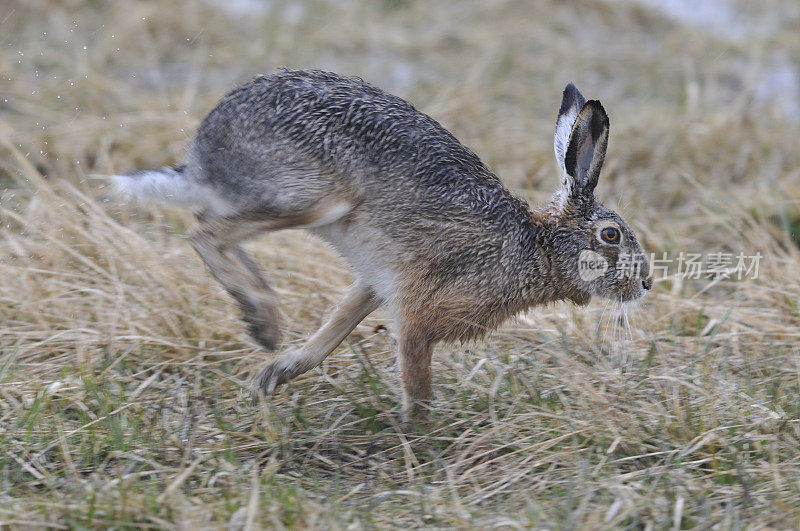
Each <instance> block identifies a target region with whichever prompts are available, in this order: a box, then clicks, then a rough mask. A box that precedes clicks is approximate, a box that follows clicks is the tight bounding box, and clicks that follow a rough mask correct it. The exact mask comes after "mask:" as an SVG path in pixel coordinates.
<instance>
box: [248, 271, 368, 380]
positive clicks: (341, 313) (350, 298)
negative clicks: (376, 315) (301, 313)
mask: <svg viewBox="0 0 800 531" xmlns="http://www.w3.org/2000/svg"><path fill="white" fill-rule="evenodd" d="M379 305H380V302H379V301H378V299H377V298H376V296H375V293H374V292H373V291H372V290H371V289H370V288H369V287H367V286H365V285H364V284H362V283H361V282H360V281H358V282H356V283H355V284H354V285H353V286H352V287H351V288H350V291H348V293H347V295H346V296H345V298H344V300H343V301H342V303H341V304H340V305H339V306H337V307H336V308H335V310H334V312H333V315H331V317H330V319H329V320H328V322H326V323H325V324H324V325H323V326H322V328H320V329H319V330H318V331H317V333H315V334H314V335H313V336H311V338H309V340H308V341H307V342H306V343H305V344H304V345H303V346H302V347H300V348H299V349H297V350H292V351H289V352H286V353H285V354H282V355H281V356H279V357H277V358H276V359H274V360H272V361H270V362H269V363H267V364H266V365H265V366H264V368H262V369H261V371H259V373H258V376H256V379H255V381H254V382H253V390H254V391H256V393H264V394H265V395H270V394H272V392H273V391H274V390H275V387H277V386H278V385H280V384H282V383H286V382H287V381H289V380H290V379H292V378H294V377H295V376H298V375H300V374H303V373H304V372H307V371H310V370H311V369H313V368H314V367H316V366H318V365H319V364H320V363H322V362H323V361H324V360H325V358H326V357H328V355H329V354H330V353H331V352H333V351H334V349H335V348H336V347H337V346H339V343H341V342H342V341H343V340H344V338H346V337H347V335H348V334H349V333H350V332H352V331H353V329H354V328H355V327H356V326H357V325H358V323H360V322H361V321H362V320H363V319H364V318H365V317H366V316H367V315H369V314H370V313H372V312H373V311H374V310H375V309H376V308H377V307H378V306H379Z"/></svg>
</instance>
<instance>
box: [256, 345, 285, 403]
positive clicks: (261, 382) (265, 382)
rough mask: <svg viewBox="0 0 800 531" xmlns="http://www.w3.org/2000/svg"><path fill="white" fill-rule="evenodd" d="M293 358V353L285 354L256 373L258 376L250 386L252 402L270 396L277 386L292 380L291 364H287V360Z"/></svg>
mask: <svg viewBox="0 0 800 531" xmlns="http://www.w3.org/2000/svg"><path fill="white" fill-rule="evenodd" d="M294 357H296V354H295V353H286V354H284V355H282V356H280V357H278V358H275V359H274V360H271V361H270V362H268V363H267V364H266V365H264V366H263V367H262V368H261V370H260V371H258V375H257V376H256V377H255V379H254V380H253V383H252V385H251V393H252V395H253V399H254V400H257V399H258V397H259V396H264V397H269V396H272V394H273V393H274V392H275V389H276V388H277V387H278V386H279V385H282V384H285V383H286V382H288V381H289V380H291V379H292V377H293V376H294V374H292V367H291V363H289V362H287V360H291V359H292V358H294Z"/></svg>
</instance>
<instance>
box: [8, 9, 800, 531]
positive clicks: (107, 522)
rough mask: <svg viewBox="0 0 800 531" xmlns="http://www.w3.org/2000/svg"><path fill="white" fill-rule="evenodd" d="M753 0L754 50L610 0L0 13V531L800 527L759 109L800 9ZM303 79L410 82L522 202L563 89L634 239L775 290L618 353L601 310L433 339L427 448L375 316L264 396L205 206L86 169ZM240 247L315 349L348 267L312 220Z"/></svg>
mask: <svg viewBox="0 0 800 531" xmlns="http://www.w3.org/2000/svg"><path fill="white" fill-rule="evenodd" d="M742 6H744V7H746V8H747V9H749V10H750V11H749V12H748V13H749V15H748V16H750V17H751V18H752V19H753V20H754V27H757V28H761V29H760V30H759V31H758V32H755V33H753V34H750V35H748V36H746V37H744V38H742V39H739V40H733V39H730V38H727V37H723V36H719V35H715V34H713V33H709V32H702V31H698V30H696V29H693V28H690V27H686V26H682V25H680V24H677V23H675V22H674V21H671V20H669V19H667V18H665V17H664V16H662V15H660V14H659V13H658V12H656V11H653V10H651V9H649V8H646V7H642V6H641V5H639V4H633V3H625V2H610V1H609V2H604V1H599V0H586V1H581V2H556V1H552V2H550V1H543V2H537V3H535V4H530V3H527V2H522V1H504V2H491V3H488V4H487V3H481V2H457V3H456V2H437V3H435V4H433V3H422V2H411V1H383V2H361V1H356V0H353V1H348V2H341V3H329V2H323V1H321V0H320V1H315V0H309V1H307V2H303V3H289V2H274V3H270V4H268V5H267V7H266V8H265V9H264V10H262V11H257V12H255V13H247V14H237V13H238V12H236V11H233V12H230V11H228V12H222V11H219V10H218V8H216V7H215V4H213V3H210V2H209V3H199V4H198V3H193V2H188V1H187V2H184V1H176V2H172V3H170V6H169V7H165V6H164V5H163V4H157V3H155V2H141V3H137V4H132V5H128V4H125V5H123V4H117V3H111V4H98V3H94V2H79V1H76V2H69V3H63V4H57V3H52V2H46V1H44V0H30V1H25V2H23V1H21V0H11V1H10V3H8V2H7V3H6V4H4V7H2V8H0V21H2V22H0V35H2V37H0V44H2V47H3V49H2V53H0V73H2V76H0V153H2V156H0V190H2V194H1V195H0V220H2V228H1V229H0V278H1V279H2V281H1V282H0V320H1V321H2V323H3V325H2V327H0V525H5V526H8V527H10V528H22V527H31V526H32V527H53V528H62V527H74V528H87V527H120V528H134V527H157V528H173V527H174V528H177V527H182V528H187V527H188V528H219V527H225V526H229V527H231V528H257V527H276V528H297V529H300V528H369V527H389V526H398V527H399V526H413V527H464V528H469V527H475V528H485V527H500V528H525V527H533V528H545V529H556V528H583V529H588V528H633V529H640V528H644V529H663V528H676V529H677V528H695V527H696V528H709V527H710V528H719V529H759V528H773V529H778V528H792V527H796V526H798V525H800V348H799V347H798V345H799V344H800V341H799V339H800V307H799V306H798V304H800V303H799V302H798V301H800V250H799V249H798V246H797V238H798V235H797V230H796V229H797V226H798V220H800V184H798V183H800V151H799V150H798V147H797V138H798V134H800V126H799V125H798V121H797V119H796V117H794V118H793V117H792V116H790V115H787V114H786V113H785V112H784V111H783V110H782V108H781V106H780V105H778V104H777V103H771V102H769V101H767V102H764V101H763V100H762V99H760V98H759V94H761V93H762V91H763V81H764V79H765V78H766V77H768V69H767V65H768V64H769V63H770V61H771V60H772V59H773V58H774V57H776V56H780V57H783V58H786V60H787V61H788V62H789V64H791V65H793V67H794V68H795V72H797V68H798V62H799V61H800V50H798V47H797V41H796V38H795V37H796V31H795V28H796V27H797V24H798V21H800V14H798V12H797V9H796V6H794V4H792V3H790V2H779V1H777V0H776V1H770V2H766V3H764V7H762V8H760V9H756V10H755V11H753V7H752V6H750V5H749V4H746V5H745V4H742ZM759 6H761V4H759ZM774 13H781V14H782V16H781V17H775V16H774ZM84 46H85V48H84ZM117 48H119V50H117ZM284 65H285V66H293V67H312V66H314V67H322V68H328V69H333V70H337V71H340V72H342V73H348V74H359V75H361V76H363V77H365V78H366V79H368V80H369V81H372V82H374V83H376V84H378V85H380V86H382V87H385V88H388V89H390V90H392V91H394V92H396V93H398V94H400V95H402V96H404V97H407V98H409V99H410V100H411V101H412V102H414V104H415V105H416V106H417V107H418V108H420V109H422V110H424V111H426V112H428V113H429V114H431V115H433V116H434V117H436V118H437V119H439V120H440V121H441V122H442V123H444V124H445V125H446V126H447V127H448V128H450V129H451V130H452V131H453V132H454V133H455V134H456V135H457V136H458V137H459V138H460V139H462V141H464V142H465V143H466V144H467V145H469V146H470V147H472V148H473V149H474V150H475V151H476V152H478V153H479V154H481V156H482V157H483V159H484V160H485V161H486V162H487V163H488V164H490V165H491V166H492V167H493V168H494V169H495V170H496V172H497V173H498V174H499V175H501V176H502V177H503V178H504V179H505V180H506V182H507V183H508V184H509V185H510V186H511V187H512V188H514V189H515V190H516V191H518V192H519V193H521V194H523V195H524V196H526V197H527V198H528V199H530V200H531V202H533V203H541V202H542V201H545V200H546V199H547V197H548V196H549V194H550V193H551V192H552V190H553V189H554V188H555V186H556V167H555V164H554V162H553V160H552V157H553V155H552V143H551V138H552V136H551V135H552V128H553V122H554V115H555V112H556V108H557V106H558V103H559V98H560V90H561V89H562V88H563V86H564V84H565V83H566V82H567V81H569V80H572V81H574V82H575V83H576V84H577V85H578V86H579V87H580V88H581V90H582V91H583V92H584V93H585V94H586V95H587V96H589V97H596V98H600V99H602V101H603V104H604V106H605V108H606V109H607V110H608V111H609V113H610V116H611V124H612V126H611V127H612V132H611V143H610V148H609V154H608V158H607V163H606V168H605V170H604V175H603V176H602V177H601V183H600V186H599V188H598V195H599V196H600V197H601V198H602V199H603V200H604V201H605V202H606V203H607V204H608V205H609V206H611V207H613V208H618V209H620V210H621V211H622V212H623V213H624V215H625V216H626V217H627V219H629V220H630V221H631V223H632V224H633V226H634V227H635V229H636V230H637V231H638V233H639V235H640V237H641V238H640V239H641V240H642V242H643V244H644V246H645V248H646V249H648V250H649V251H652V252H657V253H661V252H668V253H669V254H670V256H673V257H674V256H675V255H676V254H677V253H679V252H681V251H685V252H700V253H704V254H706V253H710V252H717V251H720V252H730V253H738V252H740V251H743V252H745V253H746V254H755V252H760V253H761V254H762V256H763V258H762V260H761V262H760V268H759V275H758V278H757V279H744V280H741V281H737V280H723V281H719V282H711V281H709V280H686V279H681V278H679V277H676V276H670V277H669V278H668V279H665V280H663V281H661V282H659V283H657V285H656V289H655V290H654V291H653V293H651V294H650V295H648V297H647V299H646V300H645V302H644V304H642V305H641V306H640V307H639V308H638V309H637V311H636V314H635V316H634V317H635V319H634V323H633V325H634V326H633V334H632V337H631V338H629V339H628V340H625V341H621V340H620V337H621V336H620V334H621V331H620V330H619V327H618V324H617V323H616V321H615V319H612V318H611V316H610V315H609V312H608V311H604V306H605V303H604V302H602V301H596V302H593V303H592V304H591V305H590V306H589V307H588V308H574V307H572V306H570V305H567V304H559V305H554V306H551V307H546V308H537V309H534V310H533V311H531V312H530V313H529V314H526V315H523V316H521V317H520V318H519V319H518V320H516V321H515V322H511V323H508V325H507V326H505V327H504V328H503V329H502V330H500V331H498V332H497V333H496V334H494V335H492V336H491V337H490V338H489V339H487V340H486V341H484V342H479V343H475V344H469V345H463V346H459V345H449V346H447V345H444V346H440V347H439V348H438V349H437V354H436V359H435V362H434V365H435V372H434V374H435V383H434V385H435V393H436V402H435V406H436V407H435V412H434V419H433V426H432V427H431V429H430V431H429V433H425V434H418V435H410V434H403V433H402V432H401V431H400V430H399V429H397V413H398V408H399V405H398V404H399V402H400V394H399V389H400V386H399V382H398V376H397V372H396V370H395V361H394V350H395V345H394V339H393V338H392V335H391V333H390V332H391V329H392V323H391V321H389V320H388V319H387V318H386V316H385V315H384V314H382V313H381V312H380V311H379V312H376V313H375V314H373V315H371V316H370V317H368V318H367V319H366V320H365V321H364V323H362V325H360V326H359V327H358V328H357V329H356V331H355V332H354V333H353V334H351V335H350V337H349V338H348V339H347V341H346V342H345V343H343V345H342V346H341V347H340V348H339V349H338V350H337V352H336V353H334V355H332V356H331V357H330V358H329V359H328V360H327V361H326V362H325V363H324V364H323V366H322V367H321V368H320V369H319V370H316V371H313V372H312V373H310V374H308V375H307V376H305V377H303V378H300V379H298V380H297V381H295V382H292V383H291V384H290V385H288V386H287V387H286V388H285V389H284V390H283V391H282V392H281V393H279V395H278V396H277V397H276V398H275V400H274V401H273V402H272V403H271V404H269V405H264V404H262V405H259V406H253V405H250V404H249V403H248V402H247V401H245V400H243V399H242V393H241V390H242V388H243V387H245V386H246V384H247V381H248V379H249V378H251V377H252V376H253V375H254V373H255V371H256V370H257V368H258V367H259V365H260V364H261V363H262V362H263V360H264V357H265V356H264V354H263V353H262V352H260V351H259V349H258V348H257V347H256V346H255V345H254V344H253V343H251V342H250V340H249V339H247V337H246V336H245V334H244V331H243V327H242V326H241V324H240V322H239V321H238V317H237V314H236V311H235V309H234V307H233V305H232V304H231V303H230V301H229V300H228V298H227V297H226V295H225V294H224V293H223V292H222V291H221V289H220V288H219V287H218V286H217V285H216V284H215V283H214V282H213V281H212V279H211V278H210V277H209V275H208V274H207V273H206V271H205V270H204V268H203V266H202V264H201V262H200V260H199V259H198V258H197V257H196V256H195V255H194V253H193V252H192V250H191V248H190V246H189V245H188V243H187V242H186V241H185V238H184V236H183V235H185V234H186V233H187V231H188V230H190V227H191V224H192V221H191V217H190V216H189V215H187V214H186V213H182V212H177V211H171V210H152V209H142V208H139V207H137V206H136V205H122V204H120V202H119V200H118V199H117V198H116V197H115V196H114V195H113V194H112V193H110V192H109V191H107V189H106V188H105V181H104V180H103V179H102V178H93V177H92V176H93V175H94V174H99V175H104V174H110V173H113V172H117V171H127V170H130V169H134V168H141V167H152V166H158V165H161V164H164V163H171V162H174V161H179V160H180V159H181V157H182V155H183V152H184V148H185V145H186V142H187V139H188V138H189V137H190V135H191V133H192V131H193V130H194V129H195V128H196V126H197V125H198V123H199V120H200V119H202V117H203V116H204V114H205V113H206V112H207V111H208V110H209V109H210V108H211V106H213V104H214V102H215V101H216V100H217V99H218V98H219V97H220V96H221V95H222V93H223V92H224V91H225V90H227V89H228V88H229V87H230V86H232V85H233V84H234V83H236V82H239V81H242V80H245V79H247V78H248V77H249V76H250V75H252V74H255V73H260V72H265V71H271V70H273V69H274V68H276V67H279V66H284ZM6 100H7V101H6ZM250 246H251V249H252V250H253V252H254V253H255V254H256V255H257V256H258V257H259V259H260V260H261V262H262V263H263V264H264V267H265V268H266V269H267V270H268V271H269V273H270V276H271V278H272V279H273V283H274V285H275V287H276V290H277V291H278V293H279V294H280V296H281V299H282V301H283V306H282V310H283V312H284V316H285V323H286V327H285V328H286V330H285V335H286V342H287V343H297V342H300V341H302V340H303V338H304V337H306V336H307V335H308V334H310V333H311V332H313V330H314V329H315V328H316V327H317V326H318V325H319V324H320V322H321V321H322V319H324V317H325V312H326V311H327V310H328V309H329V308H330V307H331V306H332V305H334V304H336V302H337V300H338V298H339V297H340V296H341V294H342V293H343V290H344V289H345V287H346V286H347V284H348V282H349V281H350V280H351V279H352V277H351V274H350V273H349V272H348V270H347V268H346V266H345V265H344V264H343V263H342V262H341V261H340V260H339V259H338V258H337V257H336V256H334V254H333V253H332V252H331V251H330V250H329V249H328V248H326V247H325V246H324V245H322V244H320V243H319V242H317V241H315V240H313V239H311V238H310V237H308V236H307V235H305V234H304V233H302V232H282V233H277V234H274V235H269V236H266V237H264V238H261V239H259V240H258V241H255V242H253V243H252V244H250ZM673 273H675V270H674V269H671V270H670V274H673ZM387 329H388V331H387Z"/></svg>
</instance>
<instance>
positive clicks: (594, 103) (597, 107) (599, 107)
mask: <svg viewBox="0 0 800 531" xmlns="http://www.w3.org/2000/svg"><path fill="white" fill-rule="evenodd" d="M585 107H590V108H591V109H592V110H593V111H594V112H595V113H597V114H599V115H600V116H602V117H603V122H604V123H605V124H606V125H608V114H606V110H605V109H604V108H603V104H602V103H600V102H599V101H598V100H589V101H587V102H586V105H585Z"/></svg>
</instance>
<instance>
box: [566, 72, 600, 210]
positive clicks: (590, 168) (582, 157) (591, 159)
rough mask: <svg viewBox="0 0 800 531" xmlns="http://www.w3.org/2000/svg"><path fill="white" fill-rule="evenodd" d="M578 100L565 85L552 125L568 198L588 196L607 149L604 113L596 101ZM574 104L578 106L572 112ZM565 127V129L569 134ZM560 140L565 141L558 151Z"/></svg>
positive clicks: (569, 86)
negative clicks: (555, 121)
mask: <svg viewBox="0 0 800 531" xmlns="http://www.w3.org/2000/svg"><path fill="white" fill-rule="evenodd" d="M576 96H577V97H576ZM568 100H569V101H568ZM581 100H583V96H581V95H580V92H578V90H577V89H576V88H575V87H574V86H573V85H567V88H566V89H565V90H564V100H563V102H562V104H561V111H560V112H559V117H558V122H557V123H556V141H555V150H556V157H557V158H558V165H559V166H560V167H561V170H562V172H563V173H564V187H565V188H566V190H567V193H568V195H569V196H571V197H579V196H591V195H592V193H593V192H594V188H595V186H597V178H598V177H599V176H600V168H602V166H603V160H604V159H605V156H606V147H608V115H607V114H606V111H605V110H604V109H603V106H602V105H600V102H599V101H596V100H591V101H589V102H586V101H585V100H583V101H581ZM578 103H580V104H581V107H580V108H579V109H578V112H576V111H575V108H576V107H577V104H578ZM565 108H566V109H565ZM573 113H574V114H573ZM572 116H575V118H572ZM566 127H569V133H567V132H566V130H565V128H566ZM564 137H566V138H568V140H567V141H566V142H565V144H566V146H565V147H564V148H563V151H561V150H560V149H559V139H560V138H561V139H563V138H564Z"/></svg>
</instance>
